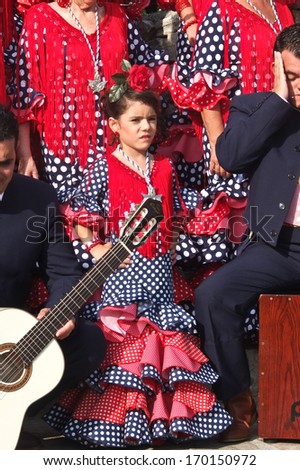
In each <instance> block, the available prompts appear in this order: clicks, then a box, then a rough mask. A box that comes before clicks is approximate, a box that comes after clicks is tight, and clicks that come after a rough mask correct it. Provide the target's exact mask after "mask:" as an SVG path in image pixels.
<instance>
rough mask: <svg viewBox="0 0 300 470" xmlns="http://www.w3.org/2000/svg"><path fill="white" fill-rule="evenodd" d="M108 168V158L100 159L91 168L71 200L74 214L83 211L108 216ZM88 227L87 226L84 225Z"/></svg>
mask: <svg viewBox="0 0 300 470" xmlns="http://www.w3.org/2000/svg"><path fill="white" fill-rule="evenodd" d="M107 183H108V168H107V161H106V158H99V159H98V160H96V161H95V163H94V164H93V165H91V167H90V168H89V171H88V173H87V174H86V176H85V177H84V178H83V180H82V182H81V184H80V185H79V187H78V189H77V190H76V192H75V194H74V196H73V197H72V199H71V202H70V205H71V208H72V210H73V211H74V212H80V211H82V209H84V210H85V211H87V212H88V213H89V214H95V215H96V214H97V215H98V214H99V215H100V216H102V217H105V216H106V215H107V210H106V209H107V204H108V193H107V192H108V185H107ZM84 225H87V224H84Z"/></svg>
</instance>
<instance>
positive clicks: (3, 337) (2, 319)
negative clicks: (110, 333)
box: [0, 308, 64, 450]
mask: <svg viewBox="0 0 300 470" xmlns="http://www.w3.org/2000/svg"><path fill="white" fill-rule="evenodd" d="M36 323H37V320H36V319H35V318H34V317H33V316H32V315H30V314H29V313H27V312H25V311H23V310H18V309H12V308H2V309H1V308H0V374H1V376H0V423H1V427H0V449H1V450H13V449H15V447H16V445H17V442H18V439H19V434H20V430H21V426H22V422H23V419H24V415H25V413H26V410H27V408H28V407H29V405H31V404H32V403H33V402H34V401H36V400H38V399H39V398H41V397H43V396H44V395H46V394H47V393H48V392H50V391H51V390H52V389H53V388H54V387H55V386H56V385H57V384H58V382H59V381H60V379H61V377H62V374H63V371H64V358H63V354H62V351H61V349H60V347H59V345H58V343H57V342H56V340H55V339H53V340H51V341H50V342H49V344H48V345H47V346H46V347H45V348H44V349H43V351H42V352H41V353H40V354H39V355H38V356H37V357H36V358H35V359H34V360H33V362H32V363H31V364H30V365H29V366H28V367H25V366H24V364H23V363H22V361H21V360H20V358H18V356H16V357H15V360H14V361H13V362H14V364H11V363H12V360H10V361H9V367H12V369H11V372H9V373H7V372H6V371H7V369H8V367H7V365H6V364H5V363H4V359H5V356H6V355H7V353H8V351H9V350H10V349H11V348H12V346H13V345H14V344H15V343H17V342H18V341H19V340H20V339H21V338H22V337H23V336H24V335H25V334H26V333H27V332H28V331H29V330H30V328H32V326H33V325H35V324H36Z"/></svg>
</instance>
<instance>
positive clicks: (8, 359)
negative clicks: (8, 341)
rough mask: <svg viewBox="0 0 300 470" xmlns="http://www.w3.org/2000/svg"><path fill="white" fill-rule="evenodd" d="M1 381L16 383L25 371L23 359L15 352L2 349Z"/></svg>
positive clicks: (0, 358) (7, 383) (0, 357)
mask: <svg viewBox="0 0 300 470" xmlns="http://www.w3.org/2000/svg"><path fill="white" fill-rule="evenodd" d="M0 361H1V363H0V381H1V383H2V384H4V385H5V384H6V385H9V384H15V383H16V382H18V381H19V380H20V379H21V378H22V376H23V374H24V371H25V366H24V363H23V360H22V359H21V357H20V356H18V355H17V354H16V353H15V352H11V351H10V350H6V351H2V353H1V356H0Z"/></svg>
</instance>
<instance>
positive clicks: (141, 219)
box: [120, 196, 164, 249]
mask: <svg viewBox="0 0 300 470" xmlns="http://www.w3.org/2000/svg"><path fill="white" fill-rule="evenodd" d="M163 217H164V214H163V210H162V202H161V200H160V197H159V196H154V197H150V196H146V197H145V198H144V199H143V201H142V202H141V204H139V205H137V206H136V208H135V210H134V211H133V213H131V214H130V217H129V219H128V220H126V222H125V224H124V225H123V227H122V230H121V236H120V240H121V241H122V242H123V243H125V245H126V246H127V247H128V248H129V249H134V248H138V247H139V246H141V245H143V243H145V241H146V240H147V238H148V237H149V236H150V235H151V233H152V232H154V230H156V229H157V227H158V224H159V222H160V221H161V220H162V219H163Z"/></svg>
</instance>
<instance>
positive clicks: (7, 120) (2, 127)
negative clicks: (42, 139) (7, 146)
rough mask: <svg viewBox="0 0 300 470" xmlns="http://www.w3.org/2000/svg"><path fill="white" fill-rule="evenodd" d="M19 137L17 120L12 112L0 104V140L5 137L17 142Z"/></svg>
mask: <svg viewBox="0 0 300 470" xmlns="http://www.w3.org/2000/svg"><path fill="white" fill-rule="evenodd" d="M18 137H19V126H18V121H17V119H16V117H15V116H14V114H13V113H12V112H11V111H10V110H9V109H8V108H7V107H6V106H4V105H3V104H0V142H3V141H4V140H7V139H15V141H16V142H17V140H18Z"/></svg>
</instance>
